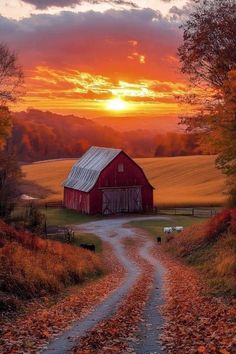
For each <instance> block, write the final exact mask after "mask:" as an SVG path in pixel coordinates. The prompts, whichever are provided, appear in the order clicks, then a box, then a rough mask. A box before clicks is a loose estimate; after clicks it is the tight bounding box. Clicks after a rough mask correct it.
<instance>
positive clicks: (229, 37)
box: [178, 0, 236, 90]
mask: <svg viewBox="0 0 236 354" xmlns="http://www.w3.org/2000/svg"><path fill="white" fill-rule="evenodd" d="M192 4H193V10H192V13H191V14H190V16H189V19H188V20H187V21H186V22H185V23H184V24H183V26H182V28H183V31H184V32H183V44H182V45H181V46H180V47H179V49H178V54H179V57H180V61H181V65H182V67H181V70H182V72H183V73H184V74H187V75H188V76H189V78H190V80H191V82H192V83H194V84H195V85H199V84H200V85H202V84H207V85H210V87H212V88H214V89H220V90H221V88H222V85H223V84H224V82H225V81H226V80H227V74H228V72H229V71H231V70H233V69H234V68H235V65H236V42H235V38H236V0H192Z"/></svg>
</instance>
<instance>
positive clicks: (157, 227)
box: [129, 216, 206, 242]
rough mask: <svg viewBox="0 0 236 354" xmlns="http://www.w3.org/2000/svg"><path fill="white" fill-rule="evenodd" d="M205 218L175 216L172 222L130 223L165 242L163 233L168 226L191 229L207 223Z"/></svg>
mask: <svg viewBox="0 0 236 354" xmlns="http://www.w3.org/2000/svg"><path fill="white" fill-rule="evenodd" d="M205 220H206V219H205V218H197V217H191V216H173V217H171V220H143V221H142V220H139V221H132V222H131V223H129V224H130V225H132V226H134V227H138V228H140V229H143V230H145V231H147V232H148V233H149V234H150V235H152V236H153V237H155V238H156V237H161V238H162V240H163V242H165V240H166V234H165V233H164V231H163V228H164V227H168V226H184V227H189V226H191V225H194V224H199V223H202V222H203V221H205Z"/></svg>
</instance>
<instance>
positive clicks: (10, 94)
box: [0, 44, 23, 217]
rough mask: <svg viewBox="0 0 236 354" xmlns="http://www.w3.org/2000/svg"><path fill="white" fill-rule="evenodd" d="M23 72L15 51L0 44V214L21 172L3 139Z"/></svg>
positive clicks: (7, 205)
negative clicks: (11, 105) (9, 107)
mask: <svg viewBox="0 0 236 354" xmlns="http://www.w3.org/2000/svg"><path fill="white" fill-rule="evenodd" d="M22 84H23V73H22V69H21V67H20V65H19V64H18V61H17V58H16V55H15V54H14V53H13V52H12V51H10V49H9V48H8V47H7V46H6V45H5V44H0V217H6V216H8V215H9V213H10V211H11V209H12V206H13V200H14V198H15V196H16V194H17V193H16V189H17V184H18V180H19V178H20V176H21V172H20V168H19V165H18V163H17V161H16V159H15V157H14V155H13V154H12V152H10V151H9V148H8V146H5V142H6V140H7V139H8V137H9V136H10V134H11V124H12V123H11V115H10V111H9V109H8V105H9V104H11V103H15V102H16V101H17V99H18V97H19V96H20V95H21V94H22Z"/></svg>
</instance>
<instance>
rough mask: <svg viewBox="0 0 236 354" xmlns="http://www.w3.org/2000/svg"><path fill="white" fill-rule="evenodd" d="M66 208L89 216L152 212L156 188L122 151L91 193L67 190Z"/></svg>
mask: <svg viewBox="0 0 236 354" xmlns="http://www.w3.org/2000/svg"><path fill="white" fill-rule="evenodd" d="M121 165H123V167H122V169H121V167H120V166H121ZM64 205H65V207H67V208H70V209H76V210H78V211H80V212H82V213H88V214H102V213H105V214H111V213H119V212H141V211H149V210H152V209H153V187H152V186H151V185H150V183H149V182H148V180H147V178H146V176H145V174H144V172H143V171H142V169H141V168H140V167H139V166H138V165H137V164H136V163H135V162H134V161H133V160H132V159H131V158H129V157H128V156H127V155H126V154H125V153H124V152H120V153H119V155H118V156H116V157H115V158H114V159H113V160H112V161H111V162H110V163H109V164H108V165H107V166H106V167H105V168H104V170H103V171H101V173H100V175H99V178H98V180H97V182H96V183H95V185H94V187H93V188H92V190H91V191H89V192H87V193H86V192H81V191H78V190H74V189H71V188H66V187H65V192H64Z"/></svg>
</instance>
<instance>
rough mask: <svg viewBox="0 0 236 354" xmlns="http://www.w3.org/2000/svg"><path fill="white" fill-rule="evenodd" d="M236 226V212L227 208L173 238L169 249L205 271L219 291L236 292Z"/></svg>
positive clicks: (214, 287)
mask: <svg viewBox="0 0 236 354" xmlns="http://www.w3.org/2000/svg"><path fill="white" fill-rule="evenodd" d="M235 226H236V209H227V210H224V211H222V212H221V213H219V214H217V215H216V216H214V217H213V218H211V219H210V220H209V221H208V222H206V223H204V224H200V225H194V226H192V227H189V228H187V229H186V230H184V231H183V232H182V233H181V234H178V235H176V236H175V237H171V239H170V241H169V242H168V243H167V244H166V246H165V248H166V250H167V251H170V252H172V253H173V254H175V255H176V256H179V257H183V258H185V259H186V261H187V263H190V264H191V265H194V266H197V267H198V268H199V269H200V270H201V271H203V272H204V275H206V277H207V278H208V281H209V282H210V285H212V288H213V289H214V290H216V291H217V292H218V291H219V292H220V293H221V292H222V291H223V292H224V293H234V292H235V293H236V278H235V272H236V227H235Z"/></svg>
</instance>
